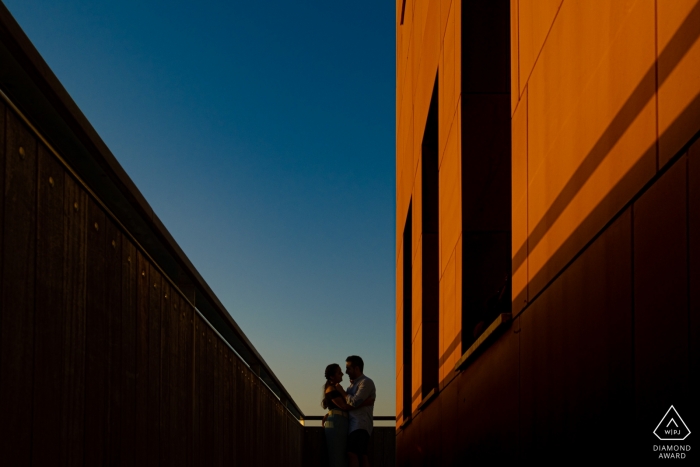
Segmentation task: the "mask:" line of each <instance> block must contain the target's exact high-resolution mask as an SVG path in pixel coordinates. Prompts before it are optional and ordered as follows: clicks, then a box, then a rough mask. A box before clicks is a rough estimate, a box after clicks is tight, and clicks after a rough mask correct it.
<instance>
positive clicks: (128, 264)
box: [119, 239, 140, 467]
mask: <svg viewBox="0 0 700 467" xmlns="http://www.w3.org/2000/svg"><path fill="white" fill-rule="evenodd" d="M121 261H122V295H121V314H122V317H121V323H120V324H121V353H122V356H121V373H122V376H121V378H122V381H121V417H120V425H121V426H120V430H119V431H120V433H121V434H120V436H119V442H120V450H119V453H120V463H121V465H123V466H125V467H128V466H133V465H135V461H136V459H135V456H134V449H135V443H136V438H135V429H136V371H137V370H136V318H137V311H138V307H137V288H138V282H139V280H140V275H139V271H138V264H137V261H138V260H137V255H136V247H135V246H134V245H133V244H132V243H131V242H129V241H126V240H125V239H123V241H122V260H121Z"/></svg>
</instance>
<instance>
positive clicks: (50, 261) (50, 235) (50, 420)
mask: <svg viewBox="0 0 700 467" xmlns="http://www.w3.org/2000/svg"><path fill="white" fill-rule="evenodd" d="M38 164H39V177H38V183H37V186H38V209H37V266H38V267H37V275H36V280H37V282H36V312H35V328H34V338H35V344H34V411H33V418H34V422H33V423H34V429H33V433H32V435H33V436H32V463H33V464H34V465H50V464H53V463H55V461H56V459H58V458H59V456H60V438H59V436H57V434H58V433H60V429H61V398H60V397H56V396H57V395H58V394H60V393H61V362H62V358H63V355H62V349H63V346H62V336H61V330H62V326H63V321H64V319H65V312H66V310H65V302H64V299H63V262H64V257H63V254H64V251H63V235H64V231H63V194H64V193H63V190H64V181H63V179H64V173H63V167H61V166H60V164H59V163H58V161H57V160H56V159H55V158H54V157H53V155H52V154H50V153H49V151H48V150H47V149H46V148H45V147H44V146H43V145H41V146H39V159H38Z"/></svg>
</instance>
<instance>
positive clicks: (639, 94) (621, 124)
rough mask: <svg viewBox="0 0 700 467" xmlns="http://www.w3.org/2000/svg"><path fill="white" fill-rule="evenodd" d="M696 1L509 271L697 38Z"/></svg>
mask: <svg viewBox="0 0 700 467" xmlns="http://www.w3.org/2000/svg"><path fill="white" fill-rule="evenodd" d="M699 24H700V2H699V3H697V4H696V5H695V7H693V9H692V10H691V12H690V13H689V14H688V16H687V17H686V18H685V20H683V24H681V26H680V27H679V28H678V30H677V31H676V32H675V34H674V35H673V37H672V38H671V40H670V41H669V42H668V44H667V45H666V47H665V48H664V50H663V51H662V52H661V54H660V55H659V56H658V58H657V59H656V61H655V62H654V64H653V65H652V66H651V67H650V68H649V70H647V72H646V73H645V74H644V77H643V78H642V80H641V81H640V82H639V84H638V85H637V87H636V88H635V89H634V91H632V94H631V95H630V97H629V98H628V99H627V101H626V102H625V103H624V105H623V106H622V108H621V109H620V110H619V111H618V112H617V114H616V115H615V117H614V118H613V119H612V121H611V122H610V125H608V127H607V128H606V129H605V131H604V132H603V134H602V135H601V136H600V138H598V141H596V143H595V145H594V146H593V148H592V149H591V150H590V151H589V153H588V154H587V155H586V157H585V158H584V160H583V162H582V163H581V165H580V166H579V167H578V168H577V169H576V172H574V174H573V175H572V176H571V178H570V179H569V181H568V182H567V183H566V185H565V186H564V188H563V189H562V191H561V192H560V193H559V194H558V195H557V197H556V198H555V200H554V202H552V204H551V205H550V206H549V208H548V209H547V212H545V214H544V216H542V219H540V221H539V222H538V223H537V225H536V226H535V228H534V229H532V233H530V235H528V238H527V241H526V242H525V243H524V244H523V245H522V246H521V247H520V248H519V249H518V251H517V253H515V255H514V256H513V271H516V270H517V269H518V268H519V267H520V266H521V265H522V264H523V263H524V262H525V259H526V258H527V255H528V249H529V250H530V251H531V250H533V249H534V248H535V247H536V246H537V245H538V244H539V243H540V242H541V241H542V239H543V238H544V237H545V235H546V234H547V232H548V231H549V229H550V228H551V226H552V225H554V223H555V222H556V220H557V219H558V218H559V217H560V216H561V215H562V213H563V212H564V210H565V209H566V208H567V206H568V205H569V204H570V203H571V201H572V200H573V199H574V197H575V196H576V195H577V194H578V192H579V191H581V188H583V185H584V184H585V183H586V182H587V181H588V179H589V178H590V177H591V175H592V174H593V172H595V170H596V169H597V168H598V166H599V165H600V164H601V163H602V162H603V160H605V156H607V155H608V153H609V152H610V150H611V149H612V148H613V146H615V144H617V142H618V141H619V140H620V138H622V136H623V135H624V134H625V132H626V131H627V129H628V128H629V127H630V126H631V125H632V123H633V122H634V120H635V119H636V118H637V116H638V115H639V114H640V113H641V111H642V110H643V109H644V107H645V106H646V105H647V104H648V103H649V101H650V100H651V99H652V98H653V97H654V95H655V94H656V91H657V89H658V88H660V87H661V85H662V84H663V83H664V82H665V81H666V79H667V78H668V77H669V75H670V74H671V72H672V71H673V70H674V69H675V68H676V66H677V65H678V63H680V61H681V59H682V58H683V57H684V56H685V54H686V53H687V52H688V50H690V48H691V47H692V45H693V44H694V43H695V41H696V40H697V38H698V37H700V27H698V25H699ZM661 62H663V63H664V64H665V67H664V69H663V70H659V76H658V83H656V84H655V81H656V65H657V63H661Z"/></svg>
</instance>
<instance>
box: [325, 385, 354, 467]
mask: <svg viewBox="0 0 700 467" xmlns="http://www.w3.org/2000/svg"><path fill="white" fill-rule="evenodd" d="M324 397H325V400H326V406H327V407H328V418H327V419H326V424H325V426H324V427H325V430H324V432H325V434H326V446H327V447H328V458H329V460H330V464H329V465H330V467H347V465H348V455H347V442H348V413H347V412H344V411H342V410H340V409H339V408H338V406H336V405H335V404H334V403H333V399H334V398H336V397H342V396H341V395H340V393H339V392H338V391H336V390H333V391H331V392H327V393H326V394H325V396H324Z"/></svg>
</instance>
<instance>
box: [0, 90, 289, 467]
mask: <svg viewBox="0 0 700 467" xmlns="http://www.w3.org/2000/svg"><path fill="white" fill-rule="evenodd" d="M0 195H2V198H0V223H1V232H2V236H1V237H0V242H1V243H0V267H1V269H0V300H1V301H0V304H1V307H0V464H2V465H8V466H9V465H12V466H29V465H37V466H38V465H52V466H53V465H56V466H71V467H72V466H77V465H86V466H98V465H110V466H112V465H114V466H117V465H118V466H129V465H172V466H191V465H203V466H212V465H239V466H268V465H285V466H299V465H301V457H302V439H303V427H302V426H301V425H300V423H299V421H297V420H296V419H295V418H293V417H292V416H291V415H290V414H289V412H288V411H287V410H286V409H285V408H284V407H283V405H282V404H281V403H280V401H279V400H278V399H277V398H276V397H275V396H274V395H273V394H272V392H271V391H270V390H269V389H268V388H267V387H266V386H265V385H264V384H263V383H262V382H261V381H260V379H259V378H258V377H257V375H255V374H254V373H253V371H251V369H250V368H249V367H248V366H247V365H246V364H245V363H244V362H243V361H241V360H240V358H239V357H238V356H237V355H236V354H235V353H234V352H233V351H232V350H231V349H230V348H229V347H228V346H227V345H226V344H225V343H224V341H223V340H222V339H221V338H220V337H219V336H218V335H217V334H216V332H215V331H213V330H212V328H211V327H210V326H209V325H208V324H207V323H206V322H205V321H204V320H203V319H202V318H201V317H200V316H199V314H198V313H197V312H196V311H195V310H194V309H193V307H192V306H191V305H190V304H189V302H187V301H186V300H185V299H184V298H183V297H182V296H181V295H180V294H179V293H178V292H177V291H176V290H174V289H173V287H172V286H171V284H170V282H169V281H168V280H167V279H166V278H165V277H163V276H162V275H161V273H160V272H159V269H158V268H157V267H156V265H155V264H153V263H152V262H151V261H150V260H149V258H148V257H146V256H145V255H144V254H143V252H142V251H141V250H140V249H139V248H138V247H137V246H136V245H134V243H132V241H131V240H130V237H129V236H128V235H127V234H126V233H125V232H123V231H121V230H120V228H119V227H118V226H117V224H116V223H115V222H114V221H113V219H112V218H111V217H110V215H108V214H107V213H106V212H105V211H104V210H103V209H102V207H101V206H100V204H99V203H98V202H97V201H96V200H95V199H94V198H93V197H92V196H91V195H90V194H89V193H88V192H87V191H86V190H85V189H84V188H83V186H82V185H81V184H80V183H79V182H78V181H77V180H76V179H75V178H74V177H73V175H71V173H70V172H69V171H67V170H66V168H65V167H64V166H63V165H62V163H61V162H60V161H59V160H58V159H57V158H56V157H54V155H53V154H52V153H51V152H50V151H49V150H48V149H47V148H46V147H45V146H44V145H43V144H42V143H41V141H40V140H39V139H38V138H37V136H36V135H35V134H33V132H32V131H31V130H30V129H29V128H28V127H27V126H26V125H25V124H24V123H23V122H22V121H21V120H20V118H19V116H18V115H16V114H15V113H14V111H12V110H10V109H9V108H8V107H7V106H6V105H4V104H2V103H0Z"/></svg>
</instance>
